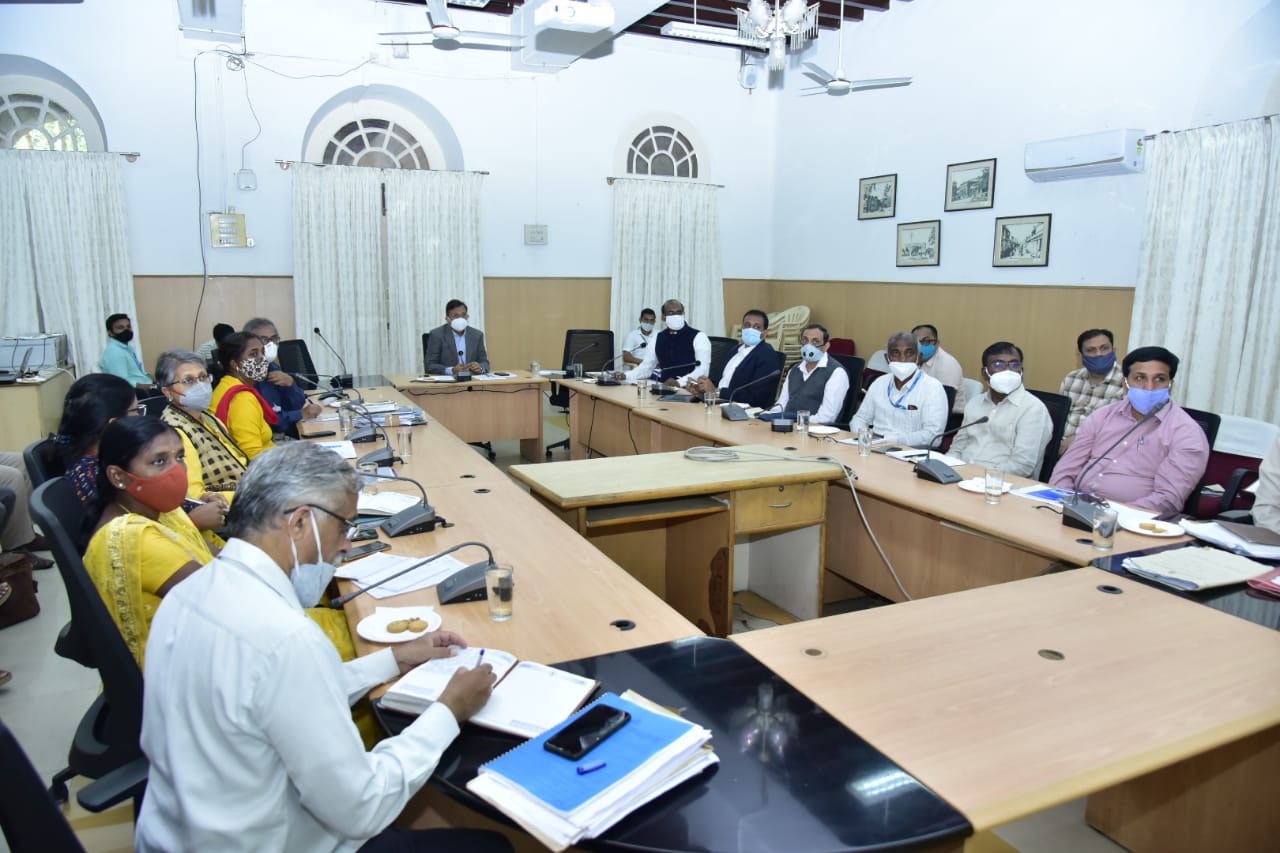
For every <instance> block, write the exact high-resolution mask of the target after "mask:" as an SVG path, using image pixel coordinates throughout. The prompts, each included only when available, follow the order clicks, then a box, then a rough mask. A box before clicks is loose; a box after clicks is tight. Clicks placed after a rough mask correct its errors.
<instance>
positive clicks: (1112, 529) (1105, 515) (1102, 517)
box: [1093, 506, 1120, 551]
mask: <svg viewBox="0 0 1280 853" xmlns="http://www.w3.org/2000/svg"><path fill="white" fill-rule="evenodd" d="M1119 523H1120V513H1118V512H1117V511H1116V510H1115V509H1113V508H1112V507H1109V506H1100V507H1098V508H1097V511H1095V512H1094V514H1093V550H1095V551H1110V550H1111V549H1112V548H1114V547H1115V544H1116V527H1118V526H1119Z"/></svg>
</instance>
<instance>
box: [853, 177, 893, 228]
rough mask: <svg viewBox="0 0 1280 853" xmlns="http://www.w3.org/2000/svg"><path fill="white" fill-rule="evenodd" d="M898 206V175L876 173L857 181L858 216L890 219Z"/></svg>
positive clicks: (860, 217) (861, 217)
mask: <svg viewBox="0 0 1280 853" xmlns="http://www.w3.org/2000/svg"><path fill="white" fill-rule="evenodd" d="M897 208H898V176H897V175H896V174H895V175H876V176H875V177H874V178H863V179H862V180H860V181H858V218H859V219H892V218H893V215H894V213H895V212H896V211H897Z"/></svg>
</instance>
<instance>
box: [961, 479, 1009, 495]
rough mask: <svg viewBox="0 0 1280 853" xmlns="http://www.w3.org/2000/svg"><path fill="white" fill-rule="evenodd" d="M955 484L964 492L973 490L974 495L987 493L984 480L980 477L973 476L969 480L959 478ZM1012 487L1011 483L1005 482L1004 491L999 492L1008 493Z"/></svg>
mask: <svg viewBox="0 0 1280 853" xmlns="http://www.w3.org/2000/svg"><path fill="white" fill-rule="evenodd" d="M956 485H957V486H959V487H960V488H962V489H964V490H965V491H966V492H973V493H974V494H975V495H985V494H986V493H987V484H986V481H984V480H983V479H982V478H981V477H974V478H973V479H971V480H961V481H960V482H958V483H956ZM1012 488H1013V485H1012V484H1010V483H1005V484H1004V491H1003V492H1001V494H1008V493H1009V490H1010V489H1012Z"/></svg>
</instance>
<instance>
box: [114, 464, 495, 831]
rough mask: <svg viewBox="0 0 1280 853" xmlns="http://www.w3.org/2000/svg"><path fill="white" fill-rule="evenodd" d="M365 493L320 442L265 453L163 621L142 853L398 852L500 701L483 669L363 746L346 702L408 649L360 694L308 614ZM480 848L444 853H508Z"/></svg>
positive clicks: (148, 707) (377, 663) (440, 639)
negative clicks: (443, 776) (464, 735)
mask: <svg viewBox="0 0 1280 853" xmlns="http://www.w3.org/2000/svg"><path fill="white" fill-rule="evenodd" d="M358 488H359V485H358V483H357V479H356V475H355V472H354V471H353V470H352V469H351V468H350V466H348V465H347V464H346V463H345V462H343V461H342V460H341V459H339V458H338V457H337V456H335V455H334V454H332V453H330V452H329V451H327V450H324V449H322V448H320V447H316V446H314V445H311V444H308V443H305V442H292V443H290V444H286V445H283V446H281V447H278V448H274V449H272V450H269V451H267V452H266V453H265V454H263V457H262V459H261V460H260V461H259V462H257V463H256V464H254V465H252V466H250V468H249V470H248V471H247V472H246V473H245V476H244V479H243V480H242V481H241V489H240V494H239V496H238V497H237V499H236V502H235V503H234V504H233V505H232V508H231V513H230V515H229V516H228V519H227V522H228V529H229V531H230V534H231V536H232V538H231V540H230V541H229V542H227V545H226V547H225V548H223V550H222V553H221V554H220V555H219V556H218V557H217V558H215V559H214V560H213V562H211V563H209V564H208V565H206V566H204V567H203V568H201V569H199V570H197V571H195V572H193V573H192V574H191V576H190V577H188V578H186V579H185V580H183V581H182V582H181V583H179V584H176V585H175V586H174V587H173V589H171V590H169V592H168V594H167V595H166V596H165V597H164V599H163V601H161V603H160V605H159V607H158V608H157V609H156V613H155V616H154V618H153V619H152V622H151V630H150V636H149V638H148V641H147V649H146V667H145V670H144V672H145V679H146V683H147V685H148V689H147V690H146V691H145V693H144V697H143V723H142V749H143V751H144V752H145V753H146V755H147V758H148V759H149V760H150V762H151V771H150V776H149V780H148V783H147V796H146V799H145V800H144V801H143V807H142V811H141V814H140V815H139V817H138V823H137V830H136V839H135V843H136V845H137V849H138V850H143V851H150V850H178V849H189V850H197V849H211V850H212V849H217V850H245V851H250V850H253V851H257V850H280V851H284V850H355V849H356V848H358V847H360V846H361V845H362V844H363V843H364V842H365V841H367V840H369V839H374V841H373V844H371V845H370V846H369V847H368V848H366V849H370V850H373V849H386V847H391V849H399V848H396V847H392V846H391V839H389V838H388V837H387V835H384V834H383V832H384V830H386V828H387V827H388V826H390V824H391V822H392V821H393V820H395V819H396V817H397V816H398V815H399V814H400V812H401V811H402V810H403V808H404V806H405V803H407V802H408V801H409V798H410V797H412V796H413V795H414V794H415V793H417V791H418V790H419V789H420V788H421V787H422V786H423V784H424V783H425V782H426V781H427V779H428V778H429V777H430V776H431V773H432V771H433V770H434V769H435V766H436V762H437V761H439V759H440V755H441V753H443V752H444V750H445V748H446V747H447V746H448V745H449V743H450V742H451V741H452V740H453V739H454V738H455V737H457V735H458V727H459V726H460V725H461V723H462V722H463V721H465V720H466V719H467V718H468V717H470V716H471V714H473V713H475V711H476V710H478V709H479V708H480V707H482V706H483V705H484V703H485V702H486V701H488V697H489V693H490V690H491V688H492V685H493V680H494V678H493V672H492V669H491V668H490V667H489V666H488V665H482V666H479V667H477V668H475V669H470V670H467V669H460V670H459V671H458V672H457V673H455V675H454V676H453V678H452V679H451V680H450V682H449V684H448V686H447V687H446V688H445V691H444V693H443V694H442V695H441V696H440V700H439V701H438V702H436V703H435V704H433V705H431V707H429V708H428V709H427V710H426V711H425V712H424V713H423V714H422V715H421V716H420V717H418V718H417V719H416V720H414V722H412V723H411V724H410V725H409V727H408V728H406V729H405V730H404V731H403V732H402V733H401V734H399V735H397V736H395V737H391V738H387V739H385V740H383V741H382V742H381V743H379V744H378V745H377V746H376V747H374V748H373V750H372V751H368V752H366V751H365V748H364V746H363V744H362V743H361V740H360V735H359V733H358V731H357V730H356V727H355V724H354V723H353V722H352V720H351V713H350V711H349V710H348V706H349V704H350V703H351V702H353V701H354V700H355V699H357V698H358V697H359V696H360V695H362V694H363V692H364V691H365V690H367V689H368V688H369V687H370V686H371V683H378V682H379V681H386V680H388V679H390V678H393V677H395V676H396V675H397V674H398V673H399V672H400V670H401V668H400V667H397V657H398V656H400V655H401V654H403V653H402V652H400V651H399V649H397V650H396V651H395V652H394V653H393V652H392V651H391V650H388V649H384V650H382V651H378V652H375V653H374V654H372V655H369V656H368V657H366V658H362V659H361V660H360V663H361V664H363V667H364V669H365V671H366V672H367V674H368V675H369V676H370V677H372V678H373V679H376V680H374V681H372V682H370V681H369V680H368V679H366V680H365V681H363V682H360V683H357V679H355V678H353V677H352V675H353V672H352V671H351V670H350V669H349V668H350V667H352V666H353V665H354V664H355V663H356V662H352V663H351V664H347V667H348V668H347V669H344V667H343V665H342V664H341V663H340V662H339V660H338V655H337V654H336V653H335V652H334V648H333V646H332V645H331V644H330V643H329V641H328V640H327V639H326V638H325V635H324V633H323V631H321V630H320V628H319V627H317V626H316V624H315V623H314V622H312V621H311V620H309V619H307V617H306V616H305V614H304V613H303V610H302V607H303V604H302V603H301V600H302V599H304V598H306V599H311V600H314V598H315V596H316V593H317V592H318V590H321V589H323V587H324V586H325V585H326V584H328V582H329V579H330V578H331V577H332V575H333V565H332V564H333V562H335V561H337V560H338V559H340V558H341V556H342V555H343V554H344V553H346V552H347V551H349V550H350V549H351V540H350V539H349V538H348V537H349V535H350V531H351V523H352V522H351V521H350V518H351V516H353V515H354V514H355V511H356V492H357V490H358ZM306 603H311V601H307V602H306ZM427 637H430V638H433V640H434V642H431V641H429V642H428V643H427V644H426V645H428V646H434V648H433V649H431V651H433V652H435V655H434V656H445V655H448V654H449V653H450V651H449V648H448V647H449V645H450V644H459V643H461V638H459V637H457V636H456V635H454V634H452V633H450V632H447V631H444V632H438V633H437V634H435V635H427ZM424 639H425V638H424ZM412 642H414V643H418V642H419V641H418V640H414V641H412ZM421 659H422V658H421V657H419V660H421ZM156 685H162V687H161V688H160V689H153V688H154V687H155V686H156ZM391 832H392V833H394V832H395V831H394V830H392V831H391ZM455 832H456V831H455ZM388 834H390V833H388ZM475 835H478V836H479V837H478V838H475V837H473V836H472V835H471V834H469V835H468V836H467V837H466V838H465V839H463V838H457V837H456V836H455V837H454V838H452V839H449V840H450V841H452V844H451V845H450V846H449V848H448V849H456V850H463V849H466V850H476V849H488V850H494V849H500V850H509V849H510V848H509V847H507V846H506V844H505V840H501V839H499V840H498V842H497V844H496V845H495V844H493V842H492V839H491V836H489V835H488V834H487V833H477V834H475ZM406 841H407V839H406ZM422 841H424V842H426V843H425V844H424V847H425V848H426V849H441V848H443V847H444V846H445V845H443V844H442V845H440V846H437V847H433V846H432V845H431V843H430V837H426V838H423V839H422ZM476 842H479V843H478V844H477V843H476ZM486 842H488V844H487V845H486ZM379 845H385V847H382V848H380V847H379ZM411 849H412V848H411Z"/></svg>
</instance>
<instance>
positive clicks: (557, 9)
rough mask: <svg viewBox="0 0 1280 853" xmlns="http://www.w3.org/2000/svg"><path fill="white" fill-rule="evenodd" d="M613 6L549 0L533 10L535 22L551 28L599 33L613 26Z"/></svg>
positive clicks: (575, 0) (535, 24) (566, 0)
mask: <svg viewBox="0 0 1280 853" xmlns="http://www.w3.org/2000/svg"><path fill="white" fill-rule="evenodd" d="M613 21H614V14H613V7H612V6H610V5H609V4H608V3H601V2H595V3H591V2H583V0H547V2H546V3H543V4H542V5H541V6H539V7H538V8H537V9H535V10H534V12H533V23H534V26H537V27H545V28H546V29H549V30H570V31H572V32H577V33H598V32H600V31H601V30H607V29H609V28H610V27H612V26H613Z"/></svg>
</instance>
